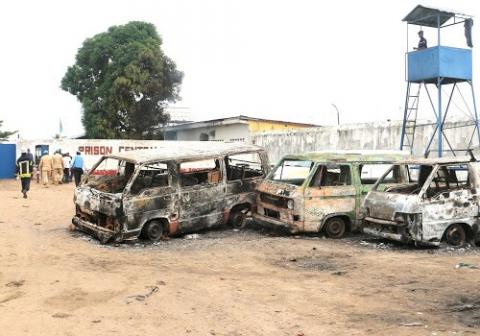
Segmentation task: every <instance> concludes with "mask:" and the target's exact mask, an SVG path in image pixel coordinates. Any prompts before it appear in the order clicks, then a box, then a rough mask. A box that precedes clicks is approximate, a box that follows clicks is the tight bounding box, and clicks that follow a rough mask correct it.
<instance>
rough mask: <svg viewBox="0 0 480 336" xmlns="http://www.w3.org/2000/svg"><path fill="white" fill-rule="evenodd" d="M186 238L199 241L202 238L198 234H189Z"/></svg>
mask: <svg viewBox="0 0 480 336" xmlns="http://www.w3.org/2000/svg"><path fill="white" fill-rule="evenodd" d="M184 238H185V239H190V240H193V239H198V238H200V235H199V234H198V233H192V234H187V235H185V237H184Z"/></svg>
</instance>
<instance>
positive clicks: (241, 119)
mask: <svg viewBox="0 0 480 336" xmlns="http://www.w3.org/2000/svg"><path fill="white" fill-rule="evenodd" d="M248 121H265V122H272V123H282V124H288V125H296V126H303V127H319V125H315V124H306V123H300V122H293V121H282V120H273V119H262V118H252V117H248V116H244V115H239V116H235V117H228V118H220V119H212V120H205V121H193V122H189V123H185V124H179V125H173V126H166V127H164V130H165V131H166V132H169V131H177V130H186V129H193V128H201V127H212V126H218V125H231V124H238V123H245V124H246V123H247V122H248Z"/></svg>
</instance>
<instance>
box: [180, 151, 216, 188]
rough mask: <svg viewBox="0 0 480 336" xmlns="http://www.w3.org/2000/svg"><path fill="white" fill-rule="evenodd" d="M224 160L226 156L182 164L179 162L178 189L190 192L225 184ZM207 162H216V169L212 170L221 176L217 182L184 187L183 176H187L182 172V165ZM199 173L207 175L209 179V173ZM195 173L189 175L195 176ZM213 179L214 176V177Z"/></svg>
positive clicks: (187, 161) (194, 160)
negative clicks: (195, 189)
mask: <svg viewBox="0 0 480 336" xmlns="http://www.w3.org/2000/svg"><path fill="white" fill-rule="evenodd" d="M223 158H224V156H221V157H207V158H203V159H192V160H184V161H181V162H178V163H177V177H178V183H177V185H178V187H179V188H180V189H181V190H189V189H193V188H199V187H210V186H217V185H219V184H223V183H225V182H224V180H225V168H224V163H223V162H222V161H223ZM207 160H213V161H214V162H215V169H214V170H212V171H211V172H213V171H218V173H219V174H220V176H219V177H218V179H217V182H214V183H212V182H208V181H207V182H206V183H205V182H203V183H195V184H192V185H183V175H185V174H182V172H181V165H182V163H189V162H200V161H207ZM199 173H202V174H203V173H207V179H208V173H209V172H199ZM193 174H194V173H190V174H189V175H193ZM212 177H213V176H212Z"/></svg>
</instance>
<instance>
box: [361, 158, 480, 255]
mask: <svg viewBox="0 0 480 336" xmlns="http://www.w3.org/2000/svg"><path fill="white" fill-rule="evenodd" d="M399 167H405V168H406V169H408V171H409V179H408V180H407V181H405V183H403V184H400V185H397V186H392V187H390V188H386V189H382V188H379V185H381V184H382V180H383V179H384V178H385V177H386V176H387V175H388V174H389V171H387V172H386V173H385V175H384V176H383V177H382V178H380V179H379V181H378V182H377V184H376V185H375V186H374V188H373V189H372V191H371V192H370V193H369V194H368V196H367V197H366V198H365V201H364V205H363V217H364V221H365V223H364V232H366V233H368V234H372V235H375V236H379V237H384V238H388V239H393V240H397V241H403V242H414V243H417V244H427V245H435V246H438V245H439V244H440V243H441V242H442V241H445V242H447V243H449V244H452V245H463V244H465V243H466V242H472V243H475V242H478V241H479V240H480V235H479V198H478V197H479V190H480V178H479V177H480V163H478V162H471V158H470V157H456V158H442V159H420V160H406V161H400V162H397V163H396V164H395V165H394V166H392V168H391V169H396V168H397V169H398V168H399Z"/></svg>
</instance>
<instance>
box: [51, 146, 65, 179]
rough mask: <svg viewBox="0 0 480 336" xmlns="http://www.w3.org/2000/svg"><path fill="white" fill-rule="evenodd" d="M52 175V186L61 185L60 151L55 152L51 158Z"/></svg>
mask: <svg viewBox="0 0 480 336" xmlns="http://www.w3.org/2000/svg"><path fill="white" fill-rule="evenodd" d="M52 165H53V173H52V179H53V183H54V184H62V175H63V157H62V154H60V151H59V150H57V151H56V152H55V154H53V157H52Z"/></svg>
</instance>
